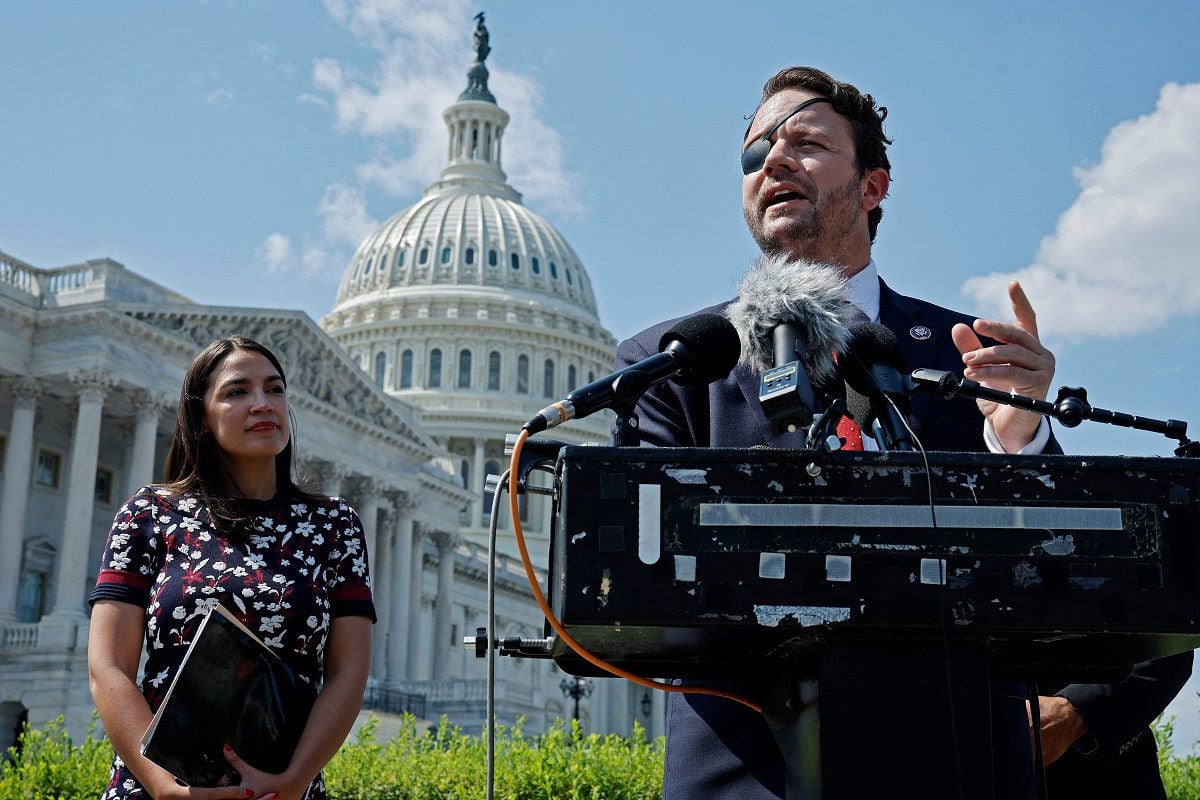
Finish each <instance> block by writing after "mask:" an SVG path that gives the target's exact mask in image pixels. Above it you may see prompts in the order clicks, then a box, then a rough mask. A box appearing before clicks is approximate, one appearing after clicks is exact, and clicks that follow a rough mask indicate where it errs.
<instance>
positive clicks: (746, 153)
mask: <svg viewBox="0 0 1200 800" xmlns="http://www.w3.org/2000/svg"><path fill="white" fill-rule="evenodd" d="M828 102H829V98H828V97H814V98H812V99H811V100H805V101H804V102H803V103H801V104H800V105H798V106H796V107H795V108H793V109H792V110H791V111H789V112H788V113H787V114H784V116H783V119H781V120H779V122H776V123H775V124H774V125H772V126H771V130H769V131H767V132H766V133H764V134H763V135H762V136H760V137H758V138H757V139H755V140H754V141H753V142H751V143H750V146H749V147H747V148H746V149H745V150H743V151H742V174H743V175H749V174H750V173H751V172H758V171H759V170H760V169H762V168H763V164H765V163H767V155H768V154H769V153H770V152H771V137H772V136H774V135H775V131H777V130H779V128H780V127H782V125H783V123H785V122H787V121H788V120H789V119H791V118H792V117H794V116H796V115H797V114H799V113H800V112H801V111H803V110H804V109H806V108H808V107H809V106H811V105H814V104H816V103H828Z"/></svg>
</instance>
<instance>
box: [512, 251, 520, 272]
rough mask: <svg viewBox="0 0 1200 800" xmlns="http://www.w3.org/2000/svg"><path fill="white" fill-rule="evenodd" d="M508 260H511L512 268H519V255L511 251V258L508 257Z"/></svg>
mask: <svg viewBox="0 0 1200 800" xmlns="http://www.w3.org/2000/svg"><path fill="white" fill-rule="evenodd" d="M510 261H512V268H513V269H520V268H521V257H520V256H519V255H517V254H516V253H513V254H512V258H511V259H510Z"/></svg>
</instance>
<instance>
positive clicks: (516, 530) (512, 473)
mask: <svg viewBox="0 0 1200 800" xmlns="http://www.w3.org/2000/svg"><path fill="white" fill-rule="evenodd" d="M528 438H529V431H527V430H522V431H521V433H520V435H519V436H518V437H517V442H516V444H514V445H513V451H512V461H511V462H510V466H509V475H508V507H509V513H510V514H511V515H512V522H513V534H514V536H515V537H516V540H517V549H518V550H520V552H521V563H522V564H523V565H524V566H525V575H526V576H527V577H528V578H529V586H530V588H531V589H533V598H534V599H535V600H537V604H538V607H539V608H540V609H541V610H542V614H543V615H544V616H545V617H546V621H547V622H549V623H550V627H551V628H553V629H554V632H555V633H557V634H558V636H559V638H560V639H562V640H563V641H564V642H566V644H567V646H568V647H570V648H571V649H572V650H574V651H575V653H576V654H578V655H579V656H580V657H582V658H583V659H584V660H585V661H587V662H588V663H590V664H592V665H593V666H596V667H599V668H600V669H602V670H604V671H605V672H608V673H610V674H612V675H616V676H617V677H619V678H624V679H626V680H628V681H633V682H634V683H636V684H638V685H640V686H645V687H646V688H648V689H658V690H659V691H663V692H679V693H680V694H707V695H712V696H713V697H724V698H725V699H727V700H733V701H734V702H736V703H741V704H742V705H744V706H746V707H747V708H750V709H753V710H754V711H757V712H758V713H760V714H761V713H762V710H763V709H762V706H760V705H758V704H757V703H754V702H753V701H751V700H747V699H746V698H744V697H740V696H739V695H736V694H733V693H732V692H723V691H721V690H720V689H709V688H707V687H703V686H675V685H674V684H670V683H660V682H659V681H654V680H650V679H649V678H643V677H642V676H640V675H635V674H633V673H632V672H630V671H628V670H625V669H622V668H621V667H618V666H617V665H616V664H611V663H609V662H608V661H605V660H604V659H602V658H600V657H599V656H596V655H593V654H592V653H590V652H588V650H587V649H586V648H585V647H584V646H583V645H581V644H580V643H579V642H578V641H576V640H575V637H573V636H571V634H569V633H567V631H566V629H565V628H563V625H562V623H561V622H559V621H558V618H557V617H555V616H554V612H553V611H551V610H550V604H549V603H547V602H546V596H545V595H544V594H542V587H541V585H540V584H539V583H538V579H537V575H536V573H534V571H533V562H531V561H530V560H529V550H528V549H526V547H525V533H524V531H523V530H522V529H521V514H520V509H519V508H518V506H517V487H518V484H519V475H520V469H519V467H520V463H521V450H522V448H524V447H525V440H526V439H528Z"/></svg>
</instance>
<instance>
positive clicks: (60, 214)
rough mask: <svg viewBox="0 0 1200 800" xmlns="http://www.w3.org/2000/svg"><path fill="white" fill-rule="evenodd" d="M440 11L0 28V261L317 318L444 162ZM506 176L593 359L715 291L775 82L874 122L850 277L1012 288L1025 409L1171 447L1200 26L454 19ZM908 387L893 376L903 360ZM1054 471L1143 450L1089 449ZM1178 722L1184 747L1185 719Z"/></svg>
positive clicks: (1197, 125)
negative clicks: (1108, 411) (566, 289)
mask: <svg viewBox="0 0 1200 800" xmlns="http://www.w3.org/2000/svg"><path fill="white" fill-rule="evenodd" d="M478 10H480V9H479V7H478V6H476V5H472V4H470V3H467V2H463V1H462V0H327V2H325V3H324V4H321V3H316V2H309V3H301V2H283V1H282V0H279V1H274V0H257V1H255V2H251V1H246V2H239V1H238V0H227V1H225V2H222V1H221V0H210V2H192V1H190V0H178V1H177V2H171V3H163V2H150V1H149V0H146V1H145V2H133V1H132V0H130V1H125V0H112V2H106V3H88V2H32V1H29V2H26V1H25V0H18V1H17V2H9V3H5V4H3V6H0V30H3V31H4V32H5V46H4V47H3V48H0V100H2V101H3V105H2V108H3V115H4V117H3V122H0V250H4V251H5V252H8V253H10V254H12V255H15V256H17V257H18V258H21V259H23V260H25V261H28V262H31V263H33V264H35V265H37V266H42V267H53V266H59V265H64V264H70V263H77V262H79V261H82V260H85V259H88V258H97V257H104V256H107V257H111V258H114V259H116V260H118V261H120V262H122V263H123V264H125V265H126V266H127V267H129V268H130V269H132V270H134V271H136V272H139V273H141V274H143V275H146V276H148V277H150V278H152V279H154V280H157V281H159V282H161V283H163V284H165V285H167V286H169V287H170V288H172V289H174V290H176V291H179V292H181V293H183V294H185V295H187V296H189V297H191V298H193V299H195V300H197V301H200V302H206V303H217V304H222V305H252V306H272V307H279V306H283V307H288V308H302V309H304V310H306V311H307V312H308V313H309V314H310V315H312V316H313V317H314V318H317V319H319V318H320V317H321V316H322V315H323V314H325V313H326V312H328V310H329V309H330V307H331V305H332V301H333V295H334V292H335V290H336V286H337V282H338V280H339V278H340V276H341V271H342V268H343V267H344V266H345V264H346V262H347V261H348V260H349V257H350V255H351V253H352V252H353V248H354V245H355V244H356V243H357V241H359V240H360V239H361V238H362V237H363V236H365V235H366V233H368V232H370V230H372V229H373V228H374V226H375V225H376V224H378V223H379V222H382V221H383V220H384V219H386V218H388V217H389V216H391V215H393V214H395V213H397V212H399V211H401V210H402V209H404V208H405V207H407V206H408V205H410V204H411V203H413V202H414V201H415V200H416V199H417V197H419V195H420V191H421V189H422V188H423V187H424V185H426V184H427V183H429V182H430V181H432V180H433V179H434V178H435V177H436V175H437V172H438V170H439V169H440V168H441V167H442V165H443V159H444V156H445V138H444V136H445V133H444V128H443V127H442V122H441V117H440V112H441V109H442V108H443V107H445V106H446V105H447V104H449V103H450V102H452V101H453V99H454V97H455V96H456V95H457V93H458V92H459V91H460V90H461V89H462V88H463V87H464V86H465V71H466V67H467V65H468V63H469V61H470V59H471V55H472V51H471V47H470V31H471V25H472V23H471V17H472V16H473V14H474V13H476V12H477V11H478ZM484 10H485V11H486V12H487V14H488V27H489V29H490V32H491V45H492V48H493V51H492V54H491V56H490V58H489V60H488V63H489V67H490V68H491V69H492V81H491V87H492V89H493V91H494V93H495V94H496V97H497V99H498V101H499V102H500V104H501V105H502V106H503V107H505V108H506V109H507V110H508V111H509V112H510V113H511V114H512V117H513V121H512V123H511V124H510V127H509V131H508V133H507V136H506V139H505V151H504V167H505V169H506V171H507V172H508V174H509V177H510V181H511V183H512V184H513V185H514V186H515V187H516V188H517V189H518V190H519V191H522V192H524V193H525V198H526V202H527V204H528V205H529V206H530V207H531V208H533V209H534V210H536V211H538V212H539V213H542V214H543V215H544V216H546V217H547V218H548V219H550V220H551V221H552V222H553V223H554V224H555V225H556V226H558V227H559V229H560V230H561V231H562V232H563V233H564V234H565V235H566V236H567V238H568V240H569V241H571V243H572V244H573V246H574V247H575V249H576V251H577V252H578V253H579V255H580V257H581V259H582V260H583V263H584V265H585V266H586V267H587V269H588V271H589V274H590V275H591V277H592V281H593V284H594V286H595V288H596V292H597V295H598V301H599V304H600V314H601V319H602V321H603V322H604V323H605V324H606V325H607V326H608V327H609V329H610V330H612V331H613V333H614V334H615V335H616V336H617V337H618V338H623V337H625V336H628V335H630V334H632V333H633V332H635V331H637V330H639V329H640V328H642V327H645V326H647V325H649V324H651V323H653V322H655V321H657V320H659V319H662V318H665V317H668V316H674V315H678V314H683V313H687V312H688V311H691V310H694V309H696V308H699V307H702V306H705V305H709V304H711V303H713V302H717V301H719V300H721V299H724V298H726V297H729V296H731V295H732V294H733V290H734V287H735V286H736V285H737V281H738V278H739V277H740V275H741V274H742V272H743V271H744V269H745V268H746V266H747V265H748V264H749V263H750V262H751V261H752V259H753V258H754V257H755V255H756V251H755V247H754V245H753V242H752V241H751V240H750V238H749V236H748V235H747V234H746V232H745V228H744V224H743V222H742V219H741V209H740V194H739V191H740V190H739V185H740V178H741V174H740V170H739V168H738V160H737V156H738V152H739V147H740V143H741V135H742V132H743V130H744V127H745V121H744V119H743V115H744V114H747V113H749V112H751V111H752V110H753V108H754V105H755V102H756V100H757V96H758V92H759V89H760V87H761V85H762V83H763V81H764V80H765V79H766V78H767V77H769V76H770V75H771V74H772V73H773V72H775V71H776V70H777V69H779V68H780V67H783V66H787V65H790V64H795V63H806V64H812V65H815V66H819V67H822V68H824V69H826V70H828V71H830V72H832V73H833V74H835V75H837V76H838V77H841V78H843V79H846V80H850V81H852V82H855V83H857V84H858V85H859V86H860V87H861V88H863V89H864V90H866V91H869V92H871V93H872V94H874V95H875V97H876V98H877V99H878V100H879V101H880V102H881V103H882V104H883V105H886V106H888V107H889V109H890V112H891V113H890V116H889V117H888V123H887V131H888V133H889V134H890V135H891V136H892V137H893V138H894V140H895V144H894V145H893V146H892V148H891V151H890V154H891V161H892V164H893V180H894V182H893V185H892V192H891V196H890V197H889V199H888V200H887V202H886V203H885V209H886V215H885V218H884V220H883V223H882V224H881V226H880V229H879V237H878V241H877V245H876V249H875V257H876V260H877V262H878V263H879V266H880V270H881V273H882V274H883V275H884V277H885V278H886V279H887V280H888V281H889V283H891V285H893V286H894V287H895V288H897V289H899V290H900V291H902V292H904V293H908V294H915V295H918V296H922V297H925V298H928V299H931V300H934V301H937V302H940V303H942V304H944V305H949V306H952V307H955V308H959V309H962V310H964V311H972V312H976V313H988V314H1001V315H1004V316H1005V317H1006V318H1007V314H1008V312H1007V311H1006V310H1005V309H1004V308H1003V306H1000V305H998V303H1000V302H1001V301H1002V300H1003V298H1004V293H1003V290H1002V286H1003V282H1004V280H1006V279H1007V277H1009V276H1013V275H1020V276H1021V277H1022V279H1023V280H1024V281H1025V282H1026V283H1027V285H1028V288H1029V290H1030V294H1031V297H1032V299H1033V301H1034V304H1035V307H1036V308H1037V309H1038V311H1039V314H1040V321H1041V325H1042V329H1043V334H1044V338H1045V339H1046V340H1047V341H1048V342H1050V343H1051V344H1052V345H1053V347H1054V349H1055V352H1056V354H1057V356H1058V363H1059V370H1058V375H1057V377H1056V381H1055V385H1056V386H1057V385H1062V384H1066V385H1075V386H1080V385H1081V386H1085V387H1087V388H1088V389H1089V392H1090V396H1091V399H1092V401H1093V402H1094V403H1095V404H1096V405H1098V406H1102V407H1106V408H1112V409H1119V410H1124V411H1129V412H1132V413H1138V414H1142V415H1146V416H1153V417H1174V418H1179V419H1184V420H1189V421H1191V422H1192V423H1193V425H1192V427H1193V431H1192V433H1193V435H1197V434H1200V401H1198V400H1197V397H1198V396H1200V380H1198V379H1197V374H1196V372H1197V370H1196V367H1197V356H1196V351H1197V347H1198V345H1200V280H1197V279H1196V278H1197V276H1198V275H1200V224H1198V222H1200V191H1197V187H1198V186H1200V147H1197V146H1196V143H1197V142H1200V56H1198V55H1197V49H1196V44H1195V43H1196V42H1197V41H1200V6H1197V4H1196V3H1195V2H1156V3H1153V4H1146V7H1144V8H1136V9H1135V8H1134V7H1132V6H1130V5H1128V4H1118V3H1084V2H1055V3H1044V2H1038V3H1035V2H1007V3H1003V4H1000V3H995V4H991V3H984V2H926V3H920V4H916V3H901V2H859V3H853V4H799V5H798V4H796V3H794V2H758V3H737V4H735V3H715V2H709V3H693V4H689V5H687V6H683V5H679V4H667V3H657V4H656V3H647V2H641V3H634V2H610V3H604V4H600V3H590V4H582V3H554V4H550V3H544V4H535V3H529V2H523V3H522V2H514V1H513V0H500V1H498V2H496V3H493V4H489V5H487V6H486V7H484ZM914 366H916V365H914ZM1061 438H1062V440H1063V444H1064V447H1065V448H1066V449H1067V450H1068V451H1070V452H1080V453H1110V454H1128V455H1167V454H1169V452H1170V443H1169V442H1168V441H1167V440H1165V439H1163V438H1161V437H1157V436H1154V435H1151V434H1146V433H1136V432H1131V431H1122V430H1118V429H1111V428H1105V427H1102V426H1099V425H1095V424H1092V425H1087V424H1085V425H1084V426H1082V427H1080V428H1078V429H1075V430H1071V431H1064V432H1063V433H1062V435H1061ZM1197 689H1200V685H1196V686H1190V687H1189V688H1188V689H1185V691H1184V697H1185V699H1187V698H1189V697H1190V706H1189V707H1188V708H1186V709H1185V710H1184V712H1183V713H1181V720H1180V722H1181V727H1183V728H1184V729H1185V730H1190V731H1194V735H1192V737H1191V740H1193V741H1194V740H1195V739H1197V738H1200V711H1197V709H1196V703H1195V702H1194V699H1195V691H1196V690H1197Z"/></svg>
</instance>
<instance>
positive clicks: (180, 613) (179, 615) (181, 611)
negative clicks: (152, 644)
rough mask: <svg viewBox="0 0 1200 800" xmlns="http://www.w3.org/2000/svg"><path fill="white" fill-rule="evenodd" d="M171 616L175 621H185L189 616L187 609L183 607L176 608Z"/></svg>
mask: <svg viewBox="0 0 1200 800" xmlns="http://www.w3.org/2000/svg"><path fill="white" fill-rule="evenodd" d="M171 616H172V617H174V618H175V619H183V618H184V617H185V616H187V609H186V608H184V607H183V606H175V610H174V611H172V612H171Z"/></svg>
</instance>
